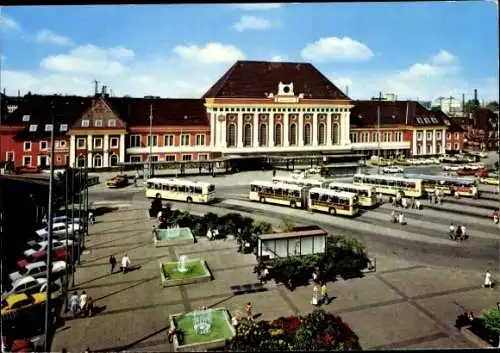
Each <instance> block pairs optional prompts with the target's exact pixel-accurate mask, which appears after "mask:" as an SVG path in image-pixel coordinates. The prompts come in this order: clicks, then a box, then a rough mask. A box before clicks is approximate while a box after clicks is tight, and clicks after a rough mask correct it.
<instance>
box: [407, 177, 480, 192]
mask: <svg viewBox="0 0 500 353" xmlns="http://www.w3.org/2000/svg"><path fill="white" fill-rule="evenodd" d="M405 176H406V177H408V178H411V179H422V187H423V189H424V190H425V191H426V192H434V191H435V190H436V189H437V190H440V191H442V192H444V193H445V194H446V195H460V196H468V197H472V198H479V191H478V188H477V181H476V180H475V179H472V178H453V177H448V176H442V175H420V174H406V175H405Z"/></svg>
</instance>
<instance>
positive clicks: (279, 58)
mask: <svg viewBox="0 0 500 353" xmlns="http://www.w3.org/2000/svg"><path fill="white" fill-rule="evenodd" d="M287 60H288V57H287V56H284V55H274V56H272V57H271V61H274V62H280V61H287Z"/></svg>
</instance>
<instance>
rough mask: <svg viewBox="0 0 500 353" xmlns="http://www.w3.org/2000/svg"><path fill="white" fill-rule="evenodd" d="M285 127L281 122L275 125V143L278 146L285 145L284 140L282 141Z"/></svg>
mask: <svg viewBox="0 0 500 353" xmlns="http://www.w3.org/2000/svg"><path fill="white" fill-rule="evenodd" d="M282 129H283V127H282V125H281V124H279V123H278V124H276V125H275V126H274V144H275V145H276V146H282V145H283V142H282V139H283V138H282V132H283V130H282Z"/></svg>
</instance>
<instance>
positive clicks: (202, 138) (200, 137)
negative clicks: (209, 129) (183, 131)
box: [196, 135, 205, 146]
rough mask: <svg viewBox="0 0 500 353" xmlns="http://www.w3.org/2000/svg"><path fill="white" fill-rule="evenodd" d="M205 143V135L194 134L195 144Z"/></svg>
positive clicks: (202, 144) (201, 144)
mask: <svg viewBox="0 0 500 353" xmlns="http://www.w3.org/2000/svg"><path fill="white" fill-rule="evenodd" d="M204 145H205V135H196V146H204Z"/></svg>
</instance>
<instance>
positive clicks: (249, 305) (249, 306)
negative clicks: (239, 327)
mask: <svg viewBox="0 0 500 353" xmlns="http://www.w3.org/2000/svg"><path fill="white" fill-rule="evenodd" d="M245 313H246V314H247V318H248V319H250V320H253V315H252V303H250V302H248V303H247V306H246V307H245Z"/></svg>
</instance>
